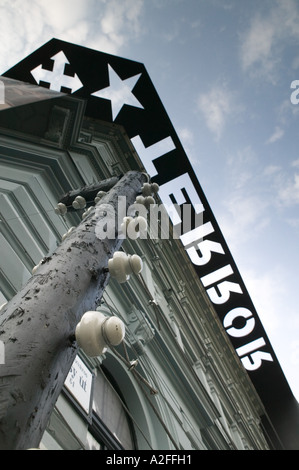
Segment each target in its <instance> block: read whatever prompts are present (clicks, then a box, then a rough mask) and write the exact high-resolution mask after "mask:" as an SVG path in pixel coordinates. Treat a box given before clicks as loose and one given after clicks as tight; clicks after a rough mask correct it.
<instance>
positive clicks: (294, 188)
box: [279, 173, 299, 206]
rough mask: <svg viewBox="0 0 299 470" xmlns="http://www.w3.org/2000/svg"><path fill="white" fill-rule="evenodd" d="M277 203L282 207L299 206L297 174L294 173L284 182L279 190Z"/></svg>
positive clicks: (298, 176) (298, 174)
mask: <svg viewBox="0 0 299 470" xmlns="http://www.w3.org/2000/svg"><path fill="white" fill-rule="evenodd" d="M279 201H280V204H281V205H283V206H292V205H294V204H299V173H295V174H294V175H292V176H291V177H289V178H288V180H287V181H285V182H284V184H283V186H282V187H281V188H280V190H279Z"/></svg>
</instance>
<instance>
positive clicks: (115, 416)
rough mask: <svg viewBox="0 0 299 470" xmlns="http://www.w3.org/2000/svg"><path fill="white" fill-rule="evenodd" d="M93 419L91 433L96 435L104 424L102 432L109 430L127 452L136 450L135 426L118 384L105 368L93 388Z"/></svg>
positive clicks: (97, 377)
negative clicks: (97, 430) (98, 427)
mask: <svg viewBox="0 0 299 470" xmlns="http://www.w3.org/2000/svg"><path fill="white" fill-rule="evenodd" d="M92 409H93V419H92V428H90V431H91V432H94V433H95V434H96V429H93V428H96V427H97V424H98V422H99V421H100V422H101V423H102V425H103V426H102V430H101V432H102V433H103V432H104V427H106V428H107V432H109V433H110V434H111V437H112V436H113V437H114V438H115V439H116V440H117V441H118V442H119V443H120V445H121V447H122V448H123V449H125V450H132V449H135V448H136V445H135V438H134V431H133V426H132V423H131V419H130V417H129V415H128V413H127V411H126V405H125V403H124V399H123V397H122V394H121V391H120V390H119V388H118V386H117V384H116V382H115V381H114V379H113V377H112V376H111V375H110V374H109V372H108V371H107V370H106V369H105V367H103V366H102V367H101V368H100V369H99V370H98V371H97V375H96V377H95V379H94V388H93V401H92Z"/></svg>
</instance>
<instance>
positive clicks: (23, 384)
mask: <svg viewBox="0 0 299 470" xmlns="http://www.w3.org/2000/svg"><path fill="white" fill-rule="evenodd" d="M145 181H146V176H145V175H144V174H143V173H139V172H129V173H127V174H126V175H125V176H124V177H123V178H122V179H121V180H120V181H119V182H118V183H117V184H116V185H115V186H114V187H113V188H112V189H111V190H110V191H109V192H108V193H107V194H106V195H105V196H104V197H103V198H102V199H101V201H100V202H99V203H98V204H97V206H96V207H95V208H92V209H91V212H90V213H89V214H88V216H87V217H86V218H85V219H83V220H82V222H81V223H80V224H79V225H78V227H76V228H75V229H74V231H73V232H71V233H70V235H69V236H68V237H67V238H66V239H65V240H64V241H63V242H62V244H61V245H60V246H59V247H58V248H57V250H56V251H55V253H54V254H53V255H52V256H51V257H50V258H47V259H45V260H44V262H43V264H41V266H40V268H39V269H38V271H37V272H36V274H35V275H34V276H32V277H31V278H30V279H29V281H28V282H27V284H26V285H25V286H24V287H23V288H22V290H21V291H20V292H18V293H17V294H16V296H15V297H14V298H13V299H12V300H11V301H10V302H8V304H7V305H6V306H5V307H4V308H3V309H2V310H1V312H0V340H1V341H2V342H3V343H4V345H5V364H0V449H1V450H23V449H28V448H32V447H38V445H39V443H40V440H41V438H42V435H43V433H44V430H45V428H46V425H47V423H48V420H49V417H50V415H51V412H52V410H53V407H54V405H55V402H56V400H57V398H58V396H59V394H60V392H61V389H62V387H63V384H64V381H65V378H66V376H67V374H68V372H69V369H70V367H71V365H72V363H73V361H74V359H75V356H76V353H77V346H76V343H75V344H74V343H72V342H71V340H70V338H71V337H72V336H73V335H74V332H75V327H76V325H77V323H78V322H79V321H80V319H81V317H82V315H83V314H84V313H85V312H86V311H88V310H95V308H96V307H97V306H98V305H99V301H100V298H101V296H102V294H103V291H104V289H105V287H106V285H107V283H108V280H109V273H108V272H107V270H106V269H105V268H106V267H107V265H108V260H109V258H111V257H112V255H113V253H114V252H115V251H117V250H118V249H119V247H120V245H121V243H122V241H123V240H122V239H120V238H119V237H117V234H116V235H115V237H109V238H102V239H99V238H98V233H96V226H97V224H98V223H99V222H101V218H105V221H109V220H110V221H112V222H111V223H114V224H115V215H117V209H118V201H119V197H120V196H122V200H123V201H124V198H125V203H126V209H127V208H128V207H129V206H130V205H131V204H133V203H134V201H135V199H136V196H137V195H138V194H139V192H140V190H141V187H142V185H143V183H144V182H145ZM112 219H113V220H112Z"/></svg>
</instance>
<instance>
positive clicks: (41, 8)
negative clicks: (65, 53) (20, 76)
mask: <svg viewBox="0 0 299 470" xmlns="http://www.w3.org/2000/svg"><path fill="white" fill-rule="evenodd" d="M28 4H29V2H24V1H22V0H1V5H0V64H1V70H0V73H3V72H5V71H6V70H8V69H9V68H10V67H12V66H13V65H15V64H16V63H17V62H19V61H20V60H22V59H23V58H24V57H26V56H27V55H28V54H30V53H31V52H33V51H34V50H35V49H37V48H38V47H40V46H41V45H42V44H44V43H45V42H47V41H49V40H50V39H52V38H53V37H56V38H58V39H62V40H65V41H69V42H73V43H76V44H80V45H83V46H86V47H90V48H95V49H97V50H103V51H104V52H108V53H111V54H118V53H120V51H121V48H123V47H124V46H126V45H127V44H128V43H129V42H130V40H131V39H132V38H136V37H137V36H138V35H139V34H142V28H141V26H140V21H141V16H142V12H143V4H144V0H122V1H121V2H119V1H117V0H63V1H61V0H52V1H51V2H49V1H47V0H32V1H31V2H30V6H28Z"/></svg>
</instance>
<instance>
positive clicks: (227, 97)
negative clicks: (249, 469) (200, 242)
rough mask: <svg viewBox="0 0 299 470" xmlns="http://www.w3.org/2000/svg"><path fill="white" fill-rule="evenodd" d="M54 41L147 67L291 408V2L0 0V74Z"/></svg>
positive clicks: (298, 341)
mask: <svg viewBox="0 0 299 470" xmlns="http://www.w3.org/2000/svg"><path fill="white" fill-rule="evenodd" d="M53 37H55V38H57V39H61V40H65V41H69V42H72V43H75V44H79V45H82V46H86V47H89V48H93V49H96V50H99V51H102V52H107V53H111V54H115V55H117V56H121V57H125V58H128V59H131V60H134V61H137V62H142V63H143V64H144V65H145V67H146V69H147V71H148V73H149V75H150V77H151V79H152V82H153V84H154V86H155V88H156V90H157V92H158V94H159V96H160V98H161V100H162V102H163V104H164V107H165V109H166V111H167V113H168V115H169V118H170V120H171V121H172V124H173V125H174V128H175V129H176V132H177V134H178V136H179V138H180V140H181V142H182V144H183V146H184V148H185V151H186V153H187V155H188V157H189V159H190V161H191V162H192V165H193V168H194V170H195V172H196V174H197V177H198V180H199V182H200V184H201V186H202V188H203V190H204V192H205V194H206V196H207V199H208V201H209V203H210V206H211V208H212V210H213V212H214V215H215V217H216V219H217V221H218V223H219V225H220V228H221V230H222V233H223V235H224V237H225V239H226V241H227V243H228V246H229V248H230V251H231V253H232V255H233V257H234V259H235V261H236V264H237V266H238V268H239V271H240V273H241V276H242V278H243V280H244V282H245V285H246V286H247V289H248V291H249V294H250V296H251V299H252V301H253V303H254V305H255V307H256V310H257V312H258V315H259V317H260V319H261V321H262V323H263V326H264V328H265V330H266V332H267V335H268V337H269V339H270V342H271V344H272V346H273V348H274V351H275V353H276V355H277V357H278V360H279V362H280V364H281V366H282V369H283V371H284V373H285V376H286V378H287V380H288V382H289V384H290V387H291V388H292V390H293V393H294V395H295V397H296V398H297V400H299V374H298V368H299V312H298V299H297V294H298V291H299V286H298V279H299V250H298V238H299V153H298V139H299V137H298V126H299V104H298V102H299V82H298V83H297V84H296V82H295V81H296V80H299V47H298V46H299V1H297V0H262V1H261V0H51V1H49V0H30V1H29V0H0V74H1V73H4V72H5V71H7V70H8V69H9V68H11V67H12V66H13V65H15V64H16V63H18V62H19V61H20V60H22V59H23V58H25V57H26V56H27V55H29V54H30V53H31V52H33V51H35V50H36V49H37V48H38V47H40V46H42V45H43V44H44V43H46V42H47V41H49V40H50V39H52V38H53ZM292 86H293V87H294V88H292ZM297 86H298V88H297V89H298V93H296V87H297Z"/></svg>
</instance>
